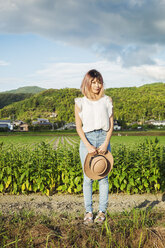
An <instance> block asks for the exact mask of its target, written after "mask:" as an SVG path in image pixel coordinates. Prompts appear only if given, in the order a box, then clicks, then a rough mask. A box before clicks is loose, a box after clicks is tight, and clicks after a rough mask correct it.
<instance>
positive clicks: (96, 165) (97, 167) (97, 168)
mask: <svg viewBox="0 0 165 248" xmlns="http://www.w3.org/2000/svg"><path fill="white" fill-rule="evenodd" d="M112 168H113V156H112V154H111V153H110V152H109V151H107V152H106V153H105V154H104V155H103V154H99V153H97V154H94V153H88V154H87V156H86V158H85V163H84V172H85V174H86V176H87V177H89V178H91V179H94V180H96V179H102V178H104V177H105V176H107V175H108V173H109V172H110V171H111V170H112Z"/></svg>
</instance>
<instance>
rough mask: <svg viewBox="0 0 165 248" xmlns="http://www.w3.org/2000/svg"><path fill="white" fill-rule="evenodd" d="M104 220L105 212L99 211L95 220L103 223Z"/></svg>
mask: <svg viewBox="0 0 165 248" xmlns="http://www.w3.org/2000/svg"><path fill="white" fill-rule="evenodd" d="M104 221H105V213H104V212H101V211H99V213H98V214H97V216H96V218H95V221H94V222H95V223H97V224H99V223H103V222H104Z"/></svg>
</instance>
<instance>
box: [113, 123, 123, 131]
mask: <svg viewBox="0 0 165 248" xmlns="http://www.w3.org/2000/svg"><path fill="white" fill-rule="evenodd" d="M113 130H121V126H119V125H118V124H117V125H116V124H115V125H114V126H113Z"/></svg>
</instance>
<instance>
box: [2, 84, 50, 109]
mask: <svg viewBox="0 0 165 248" xmlns="http://www.w3.org/2000/svg"><path fill="white" fill-rule="evenodd" d="M43 90H45V89H44V88H40V87H37V86H27V87H21V88H18V89H15V90H10V91H5V92H0V109H1V108H3V107H5V106H7V105H10V104H12V103H14V102H19V101H21V100H24V99H26V98H29V97H31V96H32V95H33V94H36V93H38V92H41V91H43Z"/></svg>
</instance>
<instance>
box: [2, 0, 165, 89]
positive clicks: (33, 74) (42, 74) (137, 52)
mask: <svg viewBox="0 0 165 248" xmlns="http://www.w3.org/2000/svg"><path fill="white" fill-rule="evenodd" d="M92 68H95V69H97V70H99V71H100V72H101V73H102V75H103V78H104V81H105V86H106V87H107V88H111V87H112V88H114V87H130V86H137V87H138V86H141V85H143V84H146V83H153V82H164V81H165V0H83V1H82V0H26V1H23V0H5V1H4V0H0V91H5V90H10V89H15V88H18V87H23V86H33V85H36V86H40V87H44V88H58V89H59V88H65V87H69V88H79V87H80V84H81V81H82V79H83V77H84V74H85V73H86V72H87V71H88V70H90V69H92Z"/></svg>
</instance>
